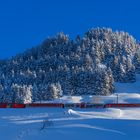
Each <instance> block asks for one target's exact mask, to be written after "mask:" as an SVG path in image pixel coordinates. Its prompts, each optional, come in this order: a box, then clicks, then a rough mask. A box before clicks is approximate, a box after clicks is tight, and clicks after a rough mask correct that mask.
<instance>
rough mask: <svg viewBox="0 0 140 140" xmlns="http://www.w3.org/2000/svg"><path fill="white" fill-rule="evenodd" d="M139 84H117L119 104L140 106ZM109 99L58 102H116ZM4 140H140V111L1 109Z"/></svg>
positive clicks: (136, 109) (0, 125)
mask: <svg viewBox="0 0 140 140" xmlns="http://www.w3.org/2000/svg"><path fill="white" fill-rule="evenodd" d="M139 93H140V75H137V82H136V83H127V84H126V83H116V94H118V96H119V102H129V103H130V102H133V103H134V102H137V103H140V94H139ZM116 101H117V100H116V95H112V96H108V97H95V96H75V97H68V96H65V97H63V98H62V99H61V100H57V102H96V103H100V102H103V103H107V102H116ZM0 135H1V140H57V139H58V140H90V139H93V140H112V139H113V140H125V139H127V140H139V139H140V108H124V109H122V108H108V109H70V108H69V109H68V108H67V109H66V108H65V109H61V108H25V109H0Z"/></svg>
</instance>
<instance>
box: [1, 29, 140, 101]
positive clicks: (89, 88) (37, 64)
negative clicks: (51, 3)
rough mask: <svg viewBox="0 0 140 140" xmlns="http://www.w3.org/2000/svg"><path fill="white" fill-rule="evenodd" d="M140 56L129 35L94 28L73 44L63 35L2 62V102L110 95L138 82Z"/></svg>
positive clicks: (72, 41)
mask: <svg viewBox="0 0 140 140" xmlns="http://www.w3.org/2000/svg"><path fill="white" fill-rule="evenodd" d="M139 67H140V53H139V44H138V43H137V41H136V40H135V39H134V38H133V37H132V36H131V35H129V34H128V33H126V32H122V31H121V32H119V31H116V32H114V31H112V30H111V29H109V28H96V29H91V30H89V31H87V32H86V33H85V34H84V36H83V37H80V36H79V35H78V36H77V37H76V39H75V40H72V39H70V38H69V37H68V35H65V34H64V33H58V34H57V35H56V36H55V37H52V38H48V39H46V40H45V41H44V42H42V43H41V44H40V45H39V46H37V47H34V48H32V49H30V50H27V51H26V52H24V53H22V54H18V55H17V56H15V57H13V58H11V59H9V60H3V61H2V60H1V61H0V100H1V102H18V103H29V102H33V101H41V100H53V99H56V98H60V97H62V96H63V95H70V96H71V95H105V96H106V95H111V94H113V93H114V91H115V87H114V81H115V82H124V83H126V82H128V83H131V82H135V81H136V77H135V76H136V75H135V73H136V72H139Z"/></svg>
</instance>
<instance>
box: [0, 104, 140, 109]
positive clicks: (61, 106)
mask: <svg viewBox="0 0 140 140" xmlns="http://www.w3.org/2000/svg"><path fill="white" fill-rule="evenodd" d="M28 107H31V108H37V107H48V108H51V107H52V108H125V107H140V103H131V104H130V103H118V104H117V103H110V104H93V103H65V104H64V103H30V104H18V103H0V108H28Z"/></svg>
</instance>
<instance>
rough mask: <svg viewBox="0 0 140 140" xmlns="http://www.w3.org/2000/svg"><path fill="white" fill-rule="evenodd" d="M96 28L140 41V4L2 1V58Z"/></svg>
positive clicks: (137, 0)
mask: <svg viewBox="0 0 140 140" xmlns="http://www.w3.org/2000/svg"><path fill="white" fill-rule="evenodd" d="M92 27H111V28H113V30H117V29H118V30H124V31H127V32H129V33H130V34H132V35H133V36H134V37H135V38H136V39H138V40H140V0H1V1H0V58H7V57H11V56H13V55H15V54H16V53H19V52H22V51H24V50H26V49H27V48H31V47H33V46H36V45H38V44H39V43H41V41H43V40H44V39H45V38H47V37H48V36H53V35H55V34H56V33H57V32H60V31H63V32H64V33H66V34H69V35H70V37H71V38H74V37H75V36H76V35H77V34H80V35H83V33H84V32H85V31H87V30H88V29H90V28H92Z"/></svg>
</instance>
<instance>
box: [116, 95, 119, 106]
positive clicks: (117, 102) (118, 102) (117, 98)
mask: <svg viewBox="0 0 140 140" xmlns="http://www.w3.org/2000/svg"><path fill="white" fill-rule="evenodd" d="M116 95H117V104H118V103H119V96H118V94H116Z"/></svg>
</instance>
